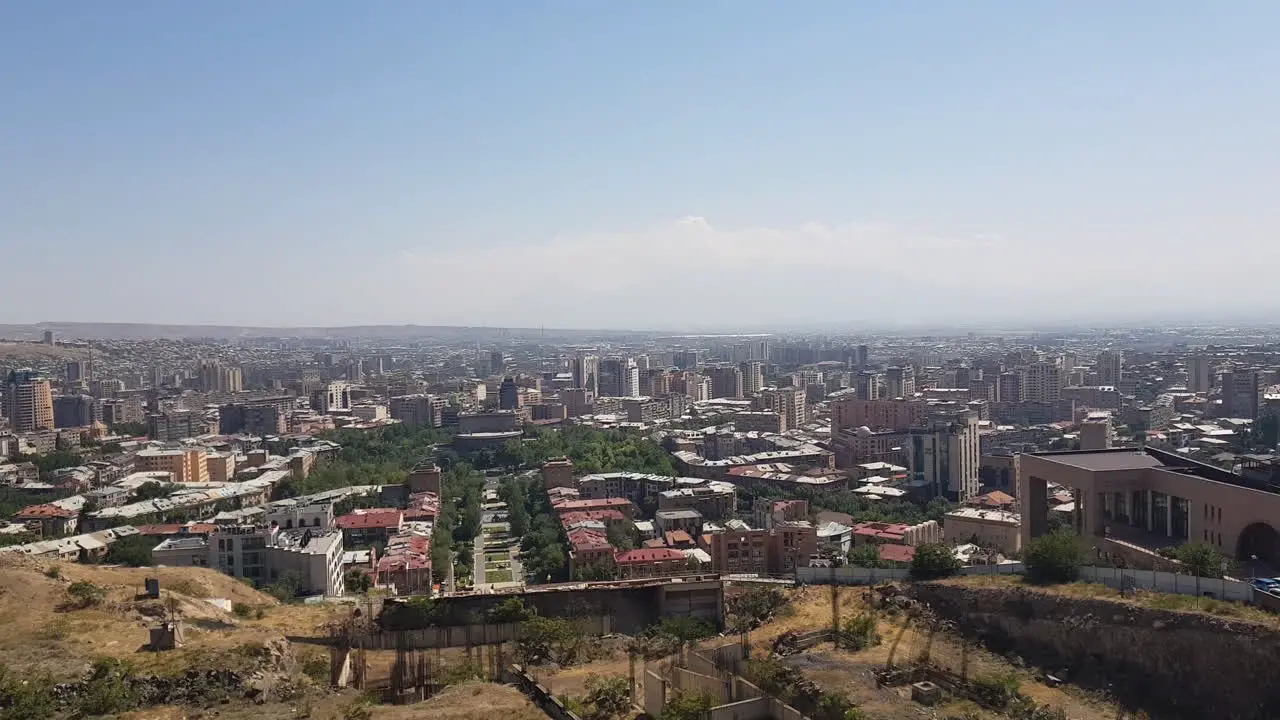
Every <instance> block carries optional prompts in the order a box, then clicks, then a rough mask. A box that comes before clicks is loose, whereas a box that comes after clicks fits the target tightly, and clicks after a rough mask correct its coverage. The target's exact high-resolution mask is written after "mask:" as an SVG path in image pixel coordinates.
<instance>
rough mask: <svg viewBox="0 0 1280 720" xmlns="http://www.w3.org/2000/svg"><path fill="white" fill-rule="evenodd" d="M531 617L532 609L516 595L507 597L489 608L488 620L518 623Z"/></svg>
mask: <svg viewBox="0 0 1280 720" xmlns="http://www.w3.org/2000/svg"><path fill="white" fill-rule="evenodd" d="M531 617H533V611H532V610H531V609H529V606H528V605H525V604H524V601H523V600H521V599H520V598H518V597H509V598H507V599H506V600H503V601H502V602H500V603H498V604H497V605H494V606H493V607H492V608H490V609H489V621H490V622H495V623H519V622H524V621H526V620H528V619H529V618H531Z"/></svg>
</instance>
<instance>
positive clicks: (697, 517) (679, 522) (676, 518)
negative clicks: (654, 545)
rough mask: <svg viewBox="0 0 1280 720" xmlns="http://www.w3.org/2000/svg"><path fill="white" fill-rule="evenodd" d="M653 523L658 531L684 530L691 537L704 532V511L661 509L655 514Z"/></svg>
mask: <svg viewBox="0 0 1280 720" xmlns="http://www.w3.org/2000/svg"><path fill="white" fill-rule="evenodd" d="M653 524H654V526H655V527H657V529H658V532H660V533H666V532H670V531H671V530H684V531H685V532H687V533H689V535H690V536H691V537H697V536H698V535H701V534H702V513H700V512H698V511H697V510H659V511H658V512H656V513H654V515H653Z"/></svg>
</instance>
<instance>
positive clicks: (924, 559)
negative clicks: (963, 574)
mask: <svg viewBox="0 0 1280 720" xmlns="http://www.w3.org/2000/svg"><path fill="white" fill-rule="evenodd" d="M959 570H960V561H959V560H957V559H956V555H955V553H954V552H952V551H951V548H950V547H948V546H946V545H943V544H942V543H925V544H924V545H920V546H918V547H917V548H916V554H915V557H913V558H912V559H911V577H913V578H915V579H916V580H933V579H935V578H943V577H949V576H951V575H955V574H956V573H957V572H958V571H959Z"/></svg>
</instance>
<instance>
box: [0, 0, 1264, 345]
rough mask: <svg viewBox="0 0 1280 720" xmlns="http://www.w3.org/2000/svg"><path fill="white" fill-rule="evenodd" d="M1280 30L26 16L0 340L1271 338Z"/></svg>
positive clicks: (323, 15)
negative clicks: (210, 329) (1060, 330)
mask: <svg viewBox="0 0 1280 720" xmlns="http://www.w3.org/2000/svg"><path fill="white" fill-rule="evenodd" d="M1277 21H1280V5H1275V4H1272V3H1263V2H1241V3H1234V4H1231V5H1227V6H1207V5H1203V4H1199V3H1191V2H1187V1H1186V0H1170V1H1168V2H1160V3H1156V2H1154V1H1151V0H1145V1H1139V2H1134V3H1128V4H1124V5H1120V6H1117V5H1114V4H1110V3H1105V4H1104V3H1102V2H1097V1H1095V0H1086V1H1082V2H1078V3H1071V4H1069V5H1065V6H1053V5H1049V4H1038V5H1034V6H1033V5H1031V4H1012V3H996V2H989V1H980V2H974V3H966V4H962V5H954V6H931V5H925V4H919V5H914V6H909V4H901V3H847V2H835V1H829V2H824V1H815V2H812V3H807V4H805V5H804V6H801V7H794V6H789V5H784V4H781V3H772V2H762V1H755V0H749V1H742V2H728V1H727V0H726V1H712V2H706V3H697V4H692V5H690V4H683V3H676V2H671V1H669V0H656V1H655V2H650V3H643V4H606V5H593V4H589V3H584V2H571V1H567V0H566V1H552V0H548V1H547V2H539V3H517V2H507V1H498V0H494V1H492V2H482V3H468V4H444V3H441V4H434V3H422V4H393V3H376V2H375V3H367V4H357V5H346V4H336V3H325V2H320V3H315V2H301V0H281V1H280V2H276V3H251V2H243V1H234V2H225V3H217V4H210V5H191V4H163V3H146V2H139V3H130V4H125V5H112V4H100V3H91V2H68V3H57V4H47V3H12V4H10V5H9V6H7V7H6V8H5V9H4V10H3V11H0V64H3V65H4V66H5V67H8V68H14V69H16V70H17V72H9V73H5V74H3V75H0V92H3V94H4V97H6V98H7V99H9V102H8V103H7V104H6V112H4V113H0V244H2V246H3V251H4V252H3V258H4V264H5V265H6V266H7V267H8V268H10V269H9V270H8V271H6V272H5V274H4V282H3V283H0V324H33V323H39V322H86V323H88V322H106V323H143V324H174V325H228V326H248V327H268V328H269V327H286V328H287V327H344V326H359V325H391V326H395V325H406V324H413V325H420V326H435V325H439V326H476V327H490V328H537V327H540V326H545V327H547V328H559V329H573V328H584V329H621V328H643V329H646V330H654V331H658V332H663V331H681V330H691V329H702V330H708V331H709V330H712V329H717V328H720V329H723V328H735V329H738V331H740V332H749V331H751V330H753V329H754V330H761V329H767V328H775V329H779V331H781V329H782V328H788V327H790V328H799V327H809V328H840V327H847V328H895V327H898V328H902V327H920V326H928V327H946V326H959V327H992V328H994V327H1001V326H1003V327H1027V328H1052V327H1091V326H1099V325H1107V324H1108V320H1107V318H1114V319H1115V320H1114V321H1113V322H1115V323H1117V324H1135V323H1141V322H1151V323H1156V324H1163V323H1165V322H1168V323H1177V322H1181V323H1184V324H1200V323H1210V322H1226V323H1241V324H1254V323H1257V322H1261V321H1262V320H1263V319H1264V318H1267V317H1272V316H1274V315H1275V313H1276V312H1277V311H1280V298H1277V297H1276V296H1275V293H1274V292H1272V291H1271V289H1270V288H1269V283H1268V282H1267V281H1266V280H1265V276H1264V277H1260V278H1259V277H1254V274H1252V273H1250V272H1249V271H1250V270H1252V269H1253V268H1255V267H1258V268H1262V269H1265V268H1266V267H1268V266H1272V265H1275V264H1276V263H1278V262H1280V241H1277V240H1276V239H1275V238H1274V235H1275V234H1276V230H1275V228H1276V227H1277V226H1278V225H1280V223H1278V221H1280V197H1278V196H1280V162H1277V161H1278V160H1280V130H1278V129H1277V128H1280V122H1278V121H1280V86H1277V84H1276V83H1275V82H1274V75H1275V70H1276V69H1277V68H1278V67H1280V48H1277V47H1276V45H1275V43H1274V42H1272V40H1271V38H1270V37H1269V36H1270V34H1271V28H1274V27H1275V26H1276V24H1277ZM15 269H16V270H15ZM53 318H65V319H64V320H52V319H53ZM1142 318H1147V319H1149V320H1145V321H1144V320H1141V319H1142Z"/></svg>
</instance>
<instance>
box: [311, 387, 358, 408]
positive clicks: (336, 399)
mask: <svg viewBox="0 0 1280 720" xmlns="http://www.w3.org/2000/svg"><path fill="white" fill-rule="evenodd" d="M311 409H312V410H315V411H316V412H318V413H320V414H321V415H328V414H329V413H332V412H334V411H336V410H350V409H351V386H350V385H349V384H347V383H345V382H331V383H329V384H328V385H326V386H324V387H323V388H321V389H319V390H316V391H315V392H314V393H312V394H311Z"/></svg>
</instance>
